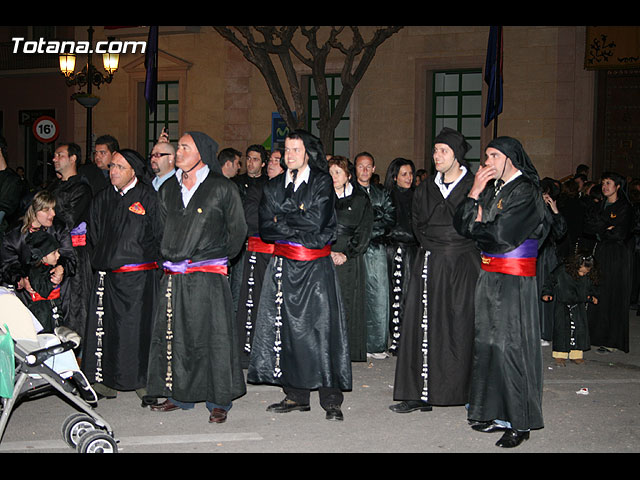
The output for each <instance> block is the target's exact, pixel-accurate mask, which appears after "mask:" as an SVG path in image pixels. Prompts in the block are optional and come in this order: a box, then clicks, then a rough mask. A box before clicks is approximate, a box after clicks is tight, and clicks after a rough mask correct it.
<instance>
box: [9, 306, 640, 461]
mask: <svg viewBox="0 0 640 480" xmlns="http://www.w3.org/2000/svg"><path fill="white" fill-rule="evenodd" d="M630 323H631V352H630V353H628V354H624V353H620V352H613V353H609V354H606V355H601V354H598V353H596V352H595V350H591V351H589V352H587V353H586V354H585V359H586V363H585V364H584V365H575V364H572V363H568V364H567V366H566V367H556V366H555V364H554V362H553V359H552V358H551V347H543V352H544V361H545V366H544V375H545V380H544V397H543V402H544V419H545V428H544V429H542V430H538V431H533V432H532V433H531V438H530V440H529V441H527V442H525V443H524V444H522V445H521V446H520V447H518V448H516V449H514V450H502V449H499V448H498V447H496V446H494V443H495V441H497V440H498V438H499V436H500V434H497V433H493V434H487V433H478V432H475V431H473V430H471V428H469V426H468V425H467V422H466V416H465V409H464V407H440V408H434V409H433V411H432V412H413V413H409V414H397V413H393V412H391V411H390V410H389V409H388V408H387V407H388V405H390V404H391V403H393V399H392V393H393V380H394V368H395V359H394V358H388V359H384V360H374V361H372V362H370V363H356V364H353V379H354V380H353V391H352V392H348V393H347V394H346V396H345V403H344V406H343V411H344V414H345V420H344V421H343V422H329V421H327V420H325V418H324V411H323V410H322V409H321V408H320V406H319V404H318V397H317V394H312V397H311V400H312V402H311V403H312V407H311V411H310V412H291V413H287V414H271V413H268V412H266V411H265V408H266V407H267V405H269V404H270V403H274V402H278V401H280V400H281V399H282V396H283V395H282V393H281V391H280V389H279V388H276V387H272V386H262V385H261V386H256V385H249V386H248V391H247V394H246V395H245V396H244V397H242V398H240V399H238V400H237V401H236V402H235V403H234V407H233V408H232V410H231V412H230V414H229V419H228V420H227V422H226V423H224V424H221V425H214V424H209V423H208V412H207V411H206V409H205V407H204V405H198V406H197V407H196V408H195V409H194V410H191V411H174V412H169V413H158V412H151V411H150V410H149V409H143V408H141V407H140V402H139V400H138V397H137V396H136V394H135V393H133V392H126V393H120V394H119V395H118V398H116V399H110V400H101V402H100V405H99V406H98V411H99V412H100V414H101V415H102V416H103V417H104V418H105V419H107V421H108V422H109V423H110V424H111V425H112V427H113V428H114V432H115V436H116V438H117V440H118V441H119V451H120V452H121V453H143V452H145V453H146V452H155V453H162V452H166V453H179V452H188V453H231V452H233V453H249V452H260V453H266V452H270V453H271V452H277V453H285V452H294V453H303V452H304V453H308V452H318V453H325V452H341V453H354V452H362V453H378V452H380V453H407V452H408V453H435V452H448V453H462V452H473V453H476V452H489V453H500V452H504V453H507V452H518V453H541V452H549V453H563V452H564V453H567V452H580V453H589V452H598V453H600V452H602V453H611V452H621V453H631V452H635V453H638V452H640V317H636V316H635V311H631V312H630ZM582 389H586V392H584V393H578V392H581V391H582ZM585 393H586V394H585ZM73 412H74V408H73V407H71V406H70V405H69V404H68V403H67V402H65V401H64V400H63V399H62V398H61V397H58V396H57V395H50V396H47V397H44V398H40V399H37V400H31V401H28V402H23V403H22V404H20V405H19V406H18V407H17V408H16V409H15V410H14V412H13V415H12V417H11V419H10V421H9V424H8V426H7V429H6V432H5V435H4V438H3V440H2V443H1V444H0V453H4V452H21V453H24V452H47V453H73V452H74V450H72V449H71V448H69V447H68V446H67V445H66V444H65V443H64V441H63V440H62V435H61V433H60V430H61V425H62V423H63V422H64V420H65V419H66V418H67V416H68V415H70V414H71V413H73Z"/></svg>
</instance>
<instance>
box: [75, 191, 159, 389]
mask: <svg viewBox="0 0 640 480" xmlns="http://www.w3.org/2000/svg"><path fill="white" fill-rule="evenodd" d="M88 223H89V226H88V237H89V245H90V247H91V264H92V266H93V268H94V270H95V272H96V273H95V275H94V281H93V288H92V292H91V296H90V297H89V314H88V317H87V328H86V335H85V342H84V351H83V355H82V369H83V371H84V372H85V375H86V376H87V377H88V378H89V380H90V381H92V382H93V381H95V382H98V383H103V384H104V385H106V386H108V387H110V388H113V389H116V390H122V391H126V390H136V389H141V388H144V386H145V384H146V379H147V363H148V358H149V343H150V336H151V321H152V312H153V307H154V303H155V297H156V290H157V281H158V270H157V268H155V269H150V270H141V271H130V272H114V270H117V269H119V268H120V267H123V266H125V265H137V264H145V263H152V262H156V261H157V260H158V247H159V243H160V237H161V234H162V217H161V215H160V210H159V208H158V199H157V195H156V191H155V190H154V189H153V187H152V186H151V185H149V184H146V183H143V182H141V181H138V183H137V184H136V185H135V186H134V187H133V188H132V189H131V190H129V191H128V192H127V193H125V195H124V196H121V195H120V194H119V193H118V192H116V190H115V189H114V188H113V187H109V188H105V189H103V190H101V191H100V192H99V193H98V194H97V195H96V196H95V197H94V198H93V200H92V202H91V207H90V212H89V222H88Z"/></svg>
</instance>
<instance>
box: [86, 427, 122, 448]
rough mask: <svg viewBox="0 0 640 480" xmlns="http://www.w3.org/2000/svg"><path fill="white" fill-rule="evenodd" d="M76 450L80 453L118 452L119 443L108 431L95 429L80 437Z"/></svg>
mask: <svg viewBox="0 0 640 480" xmlns="http://www.w3.org/2000/svg"><path fill="white" fill-rule="evenodd" d="M76 450H77V452H78V453H118V444H117V443H116V441H115V440H114V439H113V438H112V437H111V435H109V434H108V433H106V432H102V431H99V430H94V431H93V432H87V433H86V434H85V435H83V436H82V438H80V442H79V443H78V446H77V447H76Z"/></svg>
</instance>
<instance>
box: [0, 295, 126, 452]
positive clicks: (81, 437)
mask: <svg viewBox="0 0 640 480" xmlns="http://www.w3.org/2000/svg"><path fill="white" fill-rule="evenodd" d="M0 312H1V313H2V316H1V320H0V335H7V334H9V335H10V336H11V339H12V342H13V350H14V352H13V353H14V357H15V374H14V375H13V377H14V381H13V393H12V394H11V396H10V397H9V396H8V395H6V397H8V398H0V413H1V417H0V442H1V441H2V436H3V435H4V431H5V427H6V425H7V423H8V421H9V417H10V415H11V412H12V410H13V408H14V407H15V406H16V402H18V401H19V400H23V399H28V398H33V397H35V396H37V395H40V394H42V393H43V392H46V391H48V390H51V388H53V389H55V390H57V391H58V392H60V393H61V394H62V395H63V396H64V397H65V399H67V400H69V401H70V402H71V403H72V404H73V405H74V406H75V407H77V408H78V409H79V410H80V412H75V413H73V414H71V415H70V416H69V417H68V418H67V419H66V420H65V422H64V423H63V425H62V437H63V439H64V441H65V442H66V443H67V444H68V445H69V446H70V447H72V448H75V449H76V451H77V452H79V453H117V452H118V446H117V443H118V442H117V441H116V440H115V438H114V436H113V430H112V428H111V426H110V425H109V424H108V423H107V421H106V420H105V419H103V418H102V417H101V416H100V415H98V414H97V413H96V412H95V411H94V409H93V407H92V405H95V404H96V403H97V395H96V393H95V391H94V390H93V388H91V385H90V384H89V382H88V381H87V379H86V377H85V376H84V374H83V373H82V371H80V369H79V368H78V363H77V361H76V358H75V355H74V353H73V349H74V348H76V347H77V346H78V345H79V343H80V337H79V336H78V334H77V333H75V332H73V331H72V330H69V329H68V328H66V327H58V328H56V330H55V335H53V334H36V332H37V327H38V326H39V324H38V323H37V320H36V319H35V317H33V315H32V314H31V312H30V311H29V310H28V309H27V308H26V307H25V306H24V304H23V303H22V302H21V301H20V300H19V299H18V298H17V297H16V296H15V295H14V294H13V293H12V292H11V290H8V289H6V288H4V287H0ZM5 340H6V337H5ZM2 370H3V369H2V368H0V374H3V375H6V373H9V374H10V373H11V372H6V371H5V372H3V371H2ZM4 370H7V369H6V368H5V369H4ZM5 380H6V378H5ZM5 383H6V382H5Z"/></svg>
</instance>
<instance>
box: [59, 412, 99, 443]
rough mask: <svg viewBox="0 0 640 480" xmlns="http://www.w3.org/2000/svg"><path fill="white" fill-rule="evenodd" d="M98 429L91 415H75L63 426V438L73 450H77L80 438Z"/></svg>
mask: <svg viewBox="0 0 640 480" xmlns="http://www.w3.org/2000/svg"><path fill="white" fill-rule="evenodd" d="M97 429H98V427H97V426H96V423H95V421H94V420H93V418H91V417H90V416H89V415H86V414H84V413H74V414H73V415H70V416H69V417H68V418H67V419H66V420H65V421H64V423H63V424H62V438H63V439H64V441H65V442H67V445H69V446H70V447H71V448H76V446H77V445H78V443H79V442H80V438H82V437H83V436H84V435H86V434H87V433H89V432H92V431H95V430H97Z"/></svg>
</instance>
